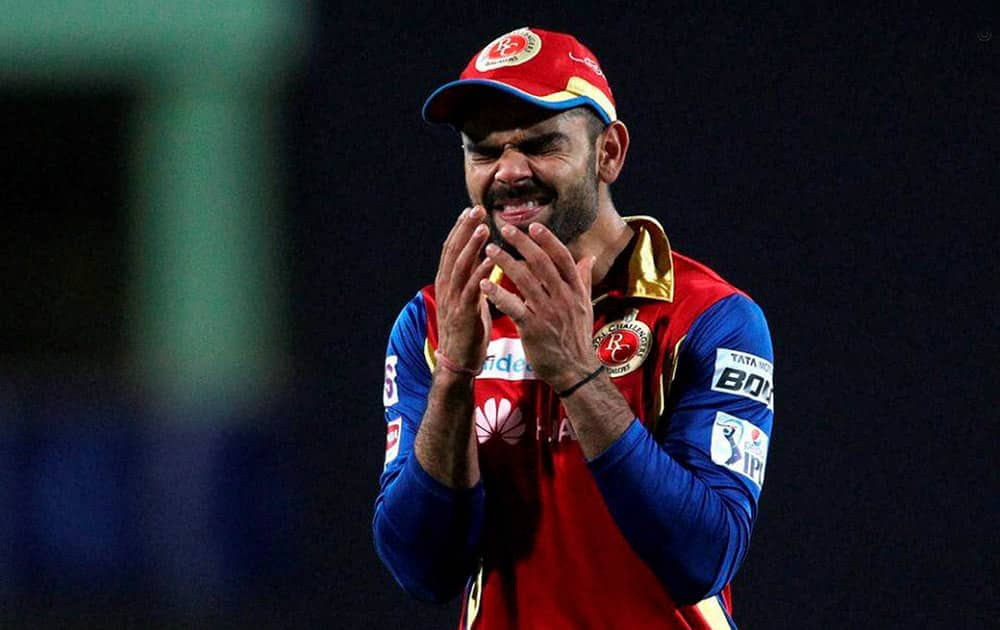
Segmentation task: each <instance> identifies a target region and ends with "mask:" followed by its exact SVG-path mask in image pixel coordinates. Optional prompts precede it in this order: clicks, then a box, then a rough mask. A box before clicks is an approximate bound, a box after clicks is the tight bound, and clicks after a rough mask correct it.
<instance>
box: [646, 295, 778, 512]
mask: <svg viewBox="0 0 1000 630" xmlns="http://www.w3.org/2000/svg"><path fill="white" fill-rule="evenodd" d="M773 362H774V351H773V348H772V345H771V335H770V332H769V330H768V327H767V321H766V320H765V319H764V314H763V312H761V310H760V308H759V307H758V306H757V305H756V304H754V303H753V302H752V301H751V300H750V299H749V298H747V297H745V296H743V295H732V296H730V297H727V298H725V299H723V300H720V301H719V302H717V303H716V304H714V305H713V306H711V307H710V308H709V309H707V310H706V311H705V312H704V313H702V314H701V316H699V318H698V319H697V320H695V322H694V324H692V326H691V328H690V330H689V332H688V335H687V337H686V338H685V340H684V342H683V343H682V344H681V348H680V356H679V357H678V369H677V375H676V380H675V382H674V386H673V388H672V389H673V391H674V392H675V394H676V396H675V397H673V399H672V402H671V405H670V407H669V408H668V410H667V414H668V415H669V418H668V419H669V425H668V427H667V430H666V435H665V436H664V439H663V441H662V444H663V447H664V449H665V450H666V451H667V452H668V453H670V455H671V456H673V457H674V458H675V459H677V460H678V461H679V462H680V463H681V464H682V465H683V466H685V467H686V468H688V469H689V470H691V471H692V472H693V473H694V474H696V475H697V476H698V477H699V478H701V479H702V480H703V481H704V482H705V483H707V484H708V485H709V486H710V487H712V488H713V489H716V490H718V491H720V492H721V494H722V496H723V497H724V498H725V499H727V502H728V503H730V505H731V506H734V507H739V508H741V509H742V510H743V511H744V514H746V515H747V516H748V517H749V518H750V522H752V519H753V517H754V516H755V515H756V508H757V500H758V498H759V497H760V491H761V486H762V485H763V482H764V473H765V470H766V465H767V450H768V443H769V441H770V437H771V430H772V424H773V417H774V398H773V389H774V387H773Z"/></svg>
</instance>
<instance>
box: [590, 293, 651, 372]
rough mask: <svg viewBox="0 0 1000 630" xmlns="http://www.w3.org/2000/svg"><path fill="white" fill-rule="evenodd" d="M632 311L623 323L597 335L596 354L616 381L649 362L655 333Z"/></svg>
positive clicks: (595, 338) (595, 342) (616, 322)
mask: <svg viewBox="0 0 1000 630" xmlns="http://www.w3.org/2000/svg"><path fill="white" fill-rule="evenodd" d="M638 315H639V311H638V310H637V309H632V310H631V311H629V313H628V314H627V315H626V316H625V318H624V319H622V320H621V321H615V322H611V323H610V324H607V325H605V326H604V327H602V328H601V329H600V330H598V331H597V334H596V335H594V351H595V352H596V353H597V358H598V359H600V361H601V363H603V364H604V367H606V368H607V370H608V374H609V375H611V376H612V377H616V376H623V375H625V374H628V373H629V372H634V371H635V370H637V369H638V368H639V366H640V365H642V362H643V361H645V360H646V356H648V355H649V349H650V345H651V341H652V336H653V333H652V331H651V330H650V329H649V326H647V325H646V324H645V323H644V322H641V321H639V320H638V319H636V317H637V316H638Z"/></svg>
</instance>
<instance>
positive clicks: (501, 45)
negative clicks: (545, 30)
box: [476, 28, 542, 72]
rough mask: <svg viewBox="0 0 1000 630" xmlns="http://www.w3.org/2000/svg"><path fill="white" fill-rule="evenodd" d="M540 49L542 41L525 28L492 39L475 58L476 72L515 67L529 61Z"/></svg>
mask: <svg viewBox="0 0 1000 630" xmlns="http://www.w3.org/2000/svg"><path fill="white" fill-rule="evenodd" d="M541 49H542V39H541V38H540V37H539V36H538V35H536V34H534V33H532V32H531V31H530V30H529V29H527V28H521V29H518V30H516V31H511V32H510V33H507V34H506V35H501V36H500V37H498V38H496V39H494V40H493V41H492V42H490V43H489V45H488V46H487V47H486V48H483V51H482V52H481V53H479V56H478V57H476V70H478V71H480V72H486V71H488V70H494V69H496V68H499V67H500V66H517V65H520V64H522V63H524V62H525V61H530V60H531V59H532V58H534V56H535V55H537V54H538V52H539V51H540V50H541Z"/></svg>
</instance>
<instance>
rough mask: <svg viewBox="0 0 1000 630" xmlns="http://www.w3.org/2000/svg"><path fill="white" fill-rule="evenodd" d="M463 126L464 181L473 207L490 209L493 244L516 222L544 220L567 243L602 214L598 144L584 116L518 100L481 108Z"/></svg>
mask: <svg viewBox="0 0 1000 630" xmlns="http://www.w3.org/2000/svg"><path fill="white" fill-rule="evenodd" d="M475 112H476V113H475V114H474V115H473V116H472V117H470V118H469V120H467V121H466V122H465V124H464V125H463V127H462V141H463V148H464V152H465V183H466V186H467V188H468V191H469V198H470V200H471V201H472V203H473V204H481V205H482V206H483V207H484V208H486V212H487V218H488V222H489V225H490V231H491V234H492V239H493V241H494V242H495V243H497V244H498V245H500V246H501V247H504V248H505V249H507V250H508V251H512V252H513V253H516V252H514V251H513V249H512V248H511V247H510V246H509V245H508V244H507V243H506V241H504V240H503V238H502V237H501V236H500V228H501V227H503V226H504V225H506V224H511V225H513V226H515V227H518V228H520V229H522V230H526V229H527V228H528V225H530V224H531V223H534V222H538V223H543V224H545V225H546V226H548V228H549V229H550V230H552V232H553V233H554V234H555V235H556V236H557V237H558V238H559V240H561V241H562V242H563V243H565V244H567V245H568V244H570V243H572V242H573V240H574V239H576V237H578V236H579V235H580V234H582V233H584V232H585V231H587V230H588V229H589V228H590V226H591V225H592V224H593V223H594V219H595V218H596V216H597V204H598V194H597V192H598V184H599V180H598V177H597V169H596V164H595V160H594V156H595V151H594V144H592V142H591V137H592V136H591V135H590V132H589V131H588V129H589V127H588V120H587V117H586V115H581V114H580V113H578V112H557V113H553V112H550V111H547V110H543V109H540V108H537V107H533V106H531V105H528V104H526V103H524V102H522V101H520V100H516V99H513V98H509V99H508V98H495V99H493V100H491V101H488V102H483V104H482V105H480V106H479V107H477V108H476V110H475Z"/></svg>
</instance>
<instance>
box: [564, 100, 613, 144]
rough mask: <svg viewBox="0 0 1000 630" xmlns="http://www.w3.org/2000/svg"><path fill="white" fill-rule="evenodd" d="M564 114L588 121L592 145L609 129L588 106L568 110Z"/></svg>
mask: <svg viewBox="0 0 1000 630" xmlns="http://www.w3.org/2000/svg"><path fill="white" fill-rule="evenodd" d="M564 113H566V114H567V115H570V116H584V117H586V119H587V139H588V140H589V141H590V143H591V144H593V143H594V141H595V140H597V136H599V135H601V133H603V132H604V130H605V129H607V128H608V126H607V125H605V124H604V121H603V120H601V119H600V117H598V115H597V114H596V113H595V112H594V110H592V109H591V108H589V107H587V106H586V105H581V106H580V107H574V108H573V109H567V110H566V111H565V112H564Z"/></svg>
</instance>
